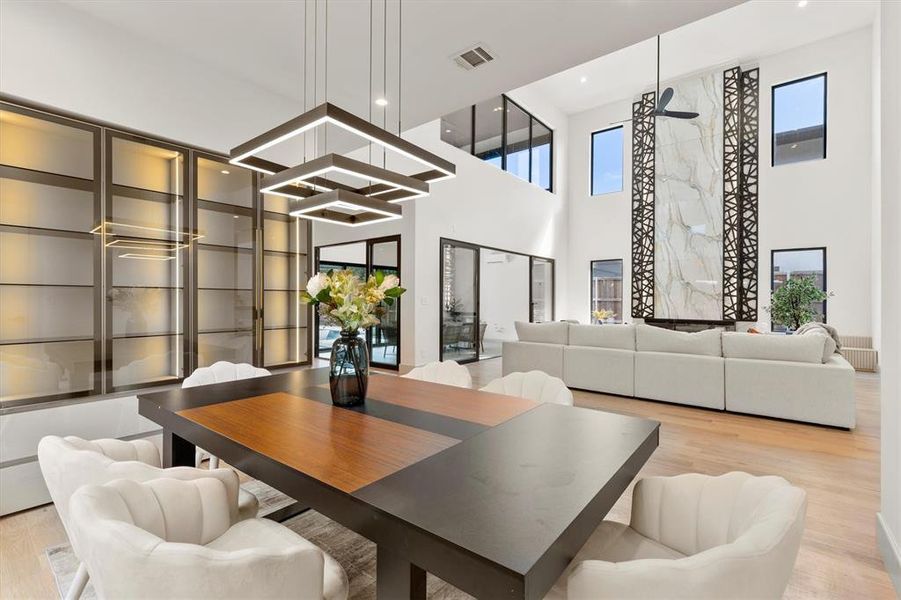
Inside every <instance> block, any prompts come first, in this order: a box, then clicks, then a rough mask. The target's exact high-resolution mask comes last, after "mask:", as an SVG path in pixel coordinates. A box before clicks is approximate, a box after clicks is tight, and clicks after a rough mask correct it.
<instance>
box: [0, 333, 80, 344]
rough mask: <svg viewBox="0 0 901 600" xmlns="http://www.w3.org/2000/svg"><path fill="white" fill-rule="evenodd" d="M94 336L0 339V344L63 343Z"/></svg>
mask: <svg viewBox="0 0 901 600" xmlns="http://www.w3.org/2000/svg"><path fill="white" fill-rule="evenodd" d="M93 341H94V336H90V337H86V336H80V335H73V336H64V337H46V338H22V339H17V340H0V346H24V345H26V344H64V343H68V342H93Z"/></svg>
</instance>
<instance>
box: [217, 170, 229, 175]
mask: <svg viewBox="0 0 901 600" xmlns="http://www.w3.org/2000/svg"><path fill="white" fill-rule="evenodd" d="M219 172H220V173H222V174H223V175H228V174H229V173H230V172H231V171H227V170H225V169H222V170H221V171H219Z"/></svg>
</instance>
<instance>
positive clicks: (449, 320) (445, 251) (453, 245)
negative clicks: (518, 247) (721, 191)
mask: <svg viewBox="0 0 901 600" xmlns="http://www.w3.org/2000/svg"><path fill="white" fill-rule="evenodd" d="M440 257H441V273H440V276H441V299H440V301H441V305H440V308H439V310H440V331H439V357H440V359H441V360H455V361H457V362H464V363H465V362H472V361H476V360H481V359H483V358H496V357H498V356H500V355H501V353H502V349H503V344H504V342H505V341H514V340H516V339H517V336H516V322H517V321H531V322H535V323H541V322H544V321H553V320H554V260H553V259H550V258H543V257H540V256H531V255H528V254H523V253H520V252H511V251H509V250H502V249H499V248H488V247H486V246H479V245H476V244H469V243H466V242H459V241H456V240H448V239H441V242H440Z"/></svg>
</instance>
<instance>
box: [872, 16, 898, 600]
mask: <svg viewBox="0 0 901 600" xmlns="http://www.w3.org/2000/svg"><path fill="white" fill-rule="evenodd" d="M880 20H881V33H880V42H881V46H882V54H881V57H880V63H881V85H882V88H881V111H882V115H881V122H880V125H881V131H882V139H881V141H882V152H881V157H882V185H881V188H882V209H881V215H882V240H881V241H882V308H883V312H882V319H881V324H882V360H881V362H882V367H881V371H882V384H881V385H882V392H881V398H882V413H881V414H882V434H881V439H882V505H881V508H880V513H879V516H878V518H877V532H878V538H879V543H880V549H881V550H882V556H883V558H884V560H885V565H886V568H887V569H888V571H889V574H891V576H892V579H893V581H894V583H895V590H896V591H897V592H898V594H899V595H901V547H899V544H901V441H899V437H901V382H899V380H901V314H899V311H898V307H899V298H901V242H899V232H901V168H899V167H901V3H897V2H883V3H882V15H881V17H880Z"/></svg>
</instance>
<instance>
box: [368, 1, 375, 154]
mask: <svg viewBox="0 0 901 600" xmlns="http://www.w3.org/2000/svg"><path fill="white" fill-rule="evenodd" d="M374 1H375V0H369V122H370V123H372V3H373V2H374ZM369 164H370V165H371V164H372V142H371V141H370V142H369Z"/></svg>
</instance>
